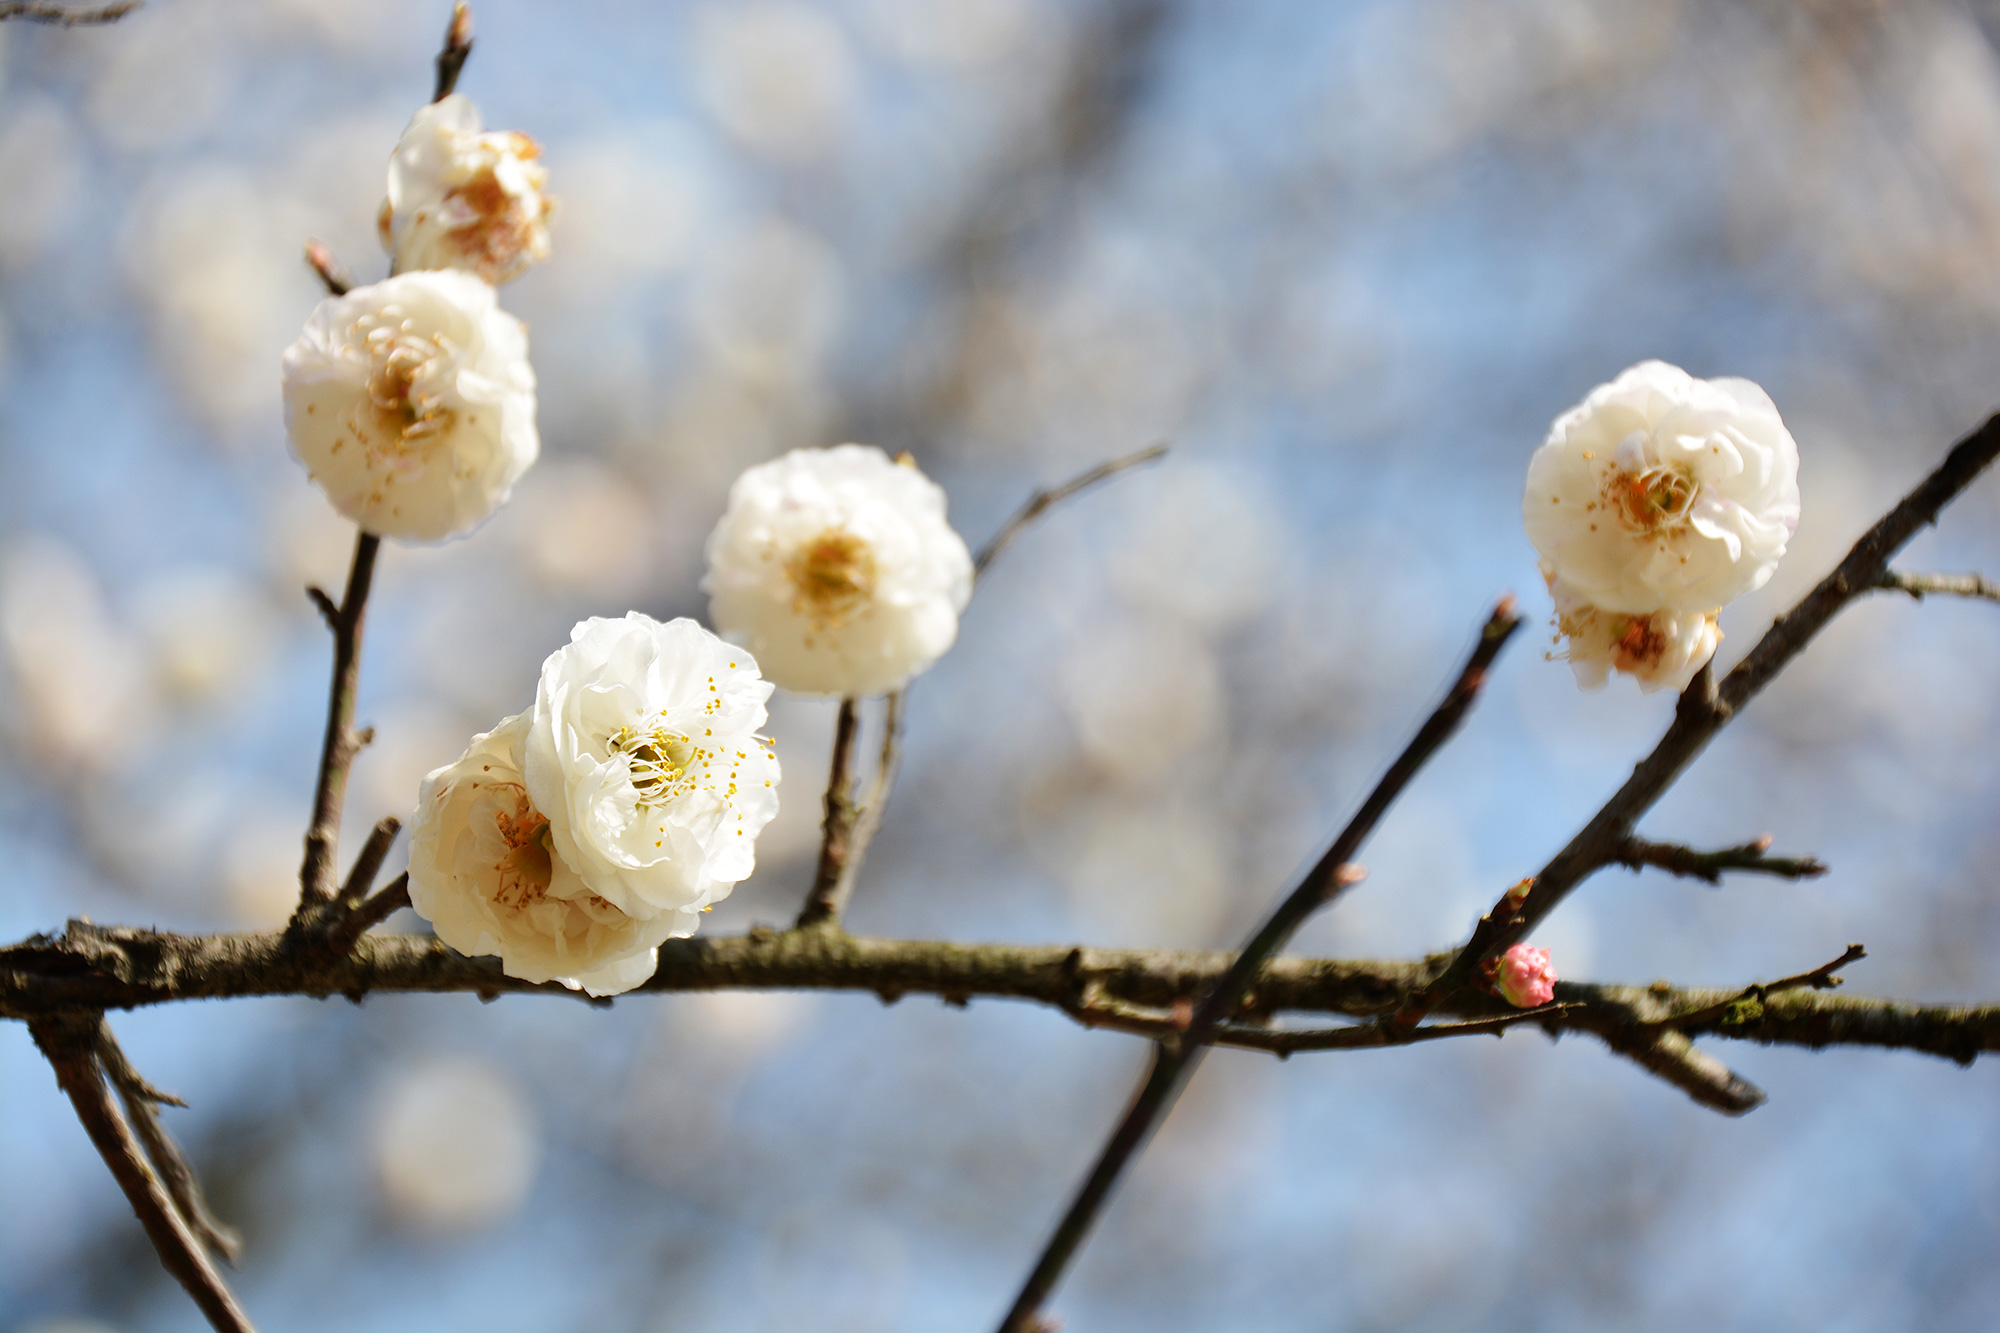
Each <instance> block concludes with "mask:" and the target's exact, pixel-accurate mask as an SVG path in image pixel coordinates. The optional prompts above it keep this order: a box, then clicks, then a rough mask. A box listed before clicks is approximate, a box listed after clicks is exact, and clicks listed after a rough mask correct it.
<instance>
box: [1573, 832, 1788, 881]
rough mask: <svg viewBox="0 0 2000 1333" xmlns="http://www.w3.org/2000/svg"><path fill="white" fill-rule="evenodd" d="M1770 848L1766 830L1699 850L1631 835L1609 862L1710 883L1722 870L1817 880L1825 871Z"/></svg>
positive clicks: (1716, 878) (1627, 867)
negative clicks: (1733, 844) (1737, 842)
mask: <svg viewBox="0 0 2000 1333" xmlns="http://www.w3.org/2000/svg"><path fill="white" fill-rule="evenodd" d="M1770 850H1771V835H1770V834H1768V833H1767V834H1765V835H1764V836H1763V837H1761V838H1759V839H1757V840H1756V841H1755V842H1746V843H1743V844H1742V845H1740V846H1736V847H1724V848H1723V849H1722V850H1720V851H1715V852H1698V851H1696V850H1695V849H1694V848H1692V847H1683V846H1681V845H1680V844H1679V843H1674V842H1648V841H1647V840H1646V839H1644V838H1638V837H1630V838H1626V839H1625V840H1624V841H1623V842H1621V843H1620V844H1619V845H1618V847H1617V849H1616V850H1615V851H1613V853H1612V855H1611V864H1613V865H1621V866H1624V867H1625V868H1626V869H1627V870H1639V869H1642V868H1643V867H1645V866H1653V867H1656V868H1657V869H1660V870H1664V871H1666V872H1667V873H1669V874H1673V875H1680V876H1682V877H1683V878H1686V879H1698V880H1702V881H1703V882H1705V883H1709V884H1720V883H1722V874H1723V872H1724V871H1725V870H1743V871H1754V872H1755V873H1757V874H1760V875H1777V876H1779V877H1780V878H1783V879H1816V878H1818V877H1819V876H1821V875H1824V874H1825V873H1826V866H1825V865H1824V864H1822V863H1821V862H1820V861H1818V860H1817V859H1815V858H1813V857H1810V856H1799V857H1791V856H1767V855H1766V854H1765V853H1767V852H1769V851H1770Z"/></svg>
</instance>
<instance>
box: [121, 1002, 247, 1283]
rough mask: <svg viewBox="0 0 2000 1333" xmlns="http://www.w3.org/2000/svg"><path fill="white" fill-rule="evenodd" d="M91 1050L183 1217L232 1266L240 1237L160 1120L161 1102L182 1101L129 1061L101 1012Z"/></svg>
mask: <svg viewBox="0 0 2000 1333" xmlns="http://www.w3.org/2000/svg"><path fill="white" fill-rule="evenodd" d="M95 1053H96V1055H97V1060H98V1063H99V1064H101V1065H102V1066H103V1067H104V1073H105V1075H106V1077H108V1078H109V1079H110V1080H111V1086H112V1087H113V1088H115V1089H117V1091H118V1100H119V1101H121V1102H123V1103H124V1104H125V1115H126V1117H127V1118H128V1119H129V1120H130V1121H131V1124H132V1128H133V1129H134V1130H135V1131H137V1133H138V1135H139V1142H140V1143H142V1144H143V1145H144V1146H145V1149H146V1156H147V1157H149V1158H151V1159H152V1163H153V1167H154V1169H155V1170H157V1171H158V1172H159V1173H160V1177H161V1179H162V1182H163V1183H164V1184H165V1185H166V1187H167V1194H168V1195H169V1197H171V1198H172V1199H173V1201H174V1206H175V1207H176V1208H178V1209H179V1210H180V1214H181V1218H182V1219H183V1220H184V1221H185V1222H186V1223H187V1224H188V1227H189V1228H190V1229H191V1230H192V1231H193V1232H194V1233H195V1235H197V1236H199V1237H200V1238H201V1240H202V1242H203V1243H204V1244H206V1245H207V1246H208V1248H209V1249H211V1250H213V1251H214V1252H215V1253H216V1254H218V1255H220V1256H222V1258H223V1259H224V1260H225V1261H226V1262H228V1263H229V1264H230V1265H231V1266H232V1267H233V1266H234V1265H235V1263H236V1260H237V1257H238V1256H239V1255H240V1254H241V1253H242V1250H243V1238H242V1237H241V1236H240V1235H238V1234H237V1232H236V1230H235V1228H233V1227H229V1226H225V1225H223V1224H222V1223H221V1222H220V1221H218V1220H217V1219H216V1216H215V1214H214V1213H213V1212H211V1211H210V1210H209V1207H208V1199H207V1197H206V1196H205V1195H204V1194H203V1193H202V1188H201V1180H200V1178H199V1177H197V1176H196V1175H195V1173H194V1167H193V1166H191V1165H189V1163H188V1160H187V1158H186V1156H184V1155H183V1154H182V1152H181V1150H180V1145H179V1144H177V1143H175V1142H174V1140H173V1137H172V1136H171V1135H169V1134H168V1133H167V1129H166V1126H165V1125H162V1124H161V1123H160V1114H159V1110H158V1109H157V1108H159V1107H160V1106H163V1105H164V1106H180V1107H185V1106H186V1105H187V1103H186V1102H184V1101H182V1100H181V1099H180V1098H178V1097H174V1096H171V1095H169V1094H167V1093H164V1092H161V1091H160V1090H159V1089H158V1088H156V1087H154V1086H153V1085H152V1084H151V1083H148V1082H147V1081H146V1080H145V1079H144V1078H142V1077H140V1075H139V1071H138V1070H136V1069H134V1068H133V1067H132V1062H131V1061H130V1060H127V1059H126V1058H125V1052H124V1051H122V1050H120V1049H119V1046H118V1040H117V1038H115V1037H113V1036H112V1035H111V1025H110V1024H109V1023H106V1022H105V1021H104V1019H103V1017H102V1016H101V1015H100V1016H99V1017H98V1020H97V1031H96V1034H95Z"/></svg>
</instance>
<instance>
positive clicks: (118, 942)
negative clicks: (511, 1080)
mask: <svg viewBox="0 0 2000 1333" xmlns="http://www.w3.org/2000/svg"><path fill="white" fill-rule="evenodd" d="M400 882H401V881H400V880H399V881H396V882H392V883H391V884H390V885H389V886H387V887H385V888H384V889H383V890H382V892H381V893H378V894H377V895H375V898H374V899H371V900H370V901H371V902H374V901H377V900H380V899H382V898H384V897H385V895H388V894H390V893H392V891H394V890H395V889H396V887H397V885H398V884H399V883H400ZM399 905H400V904H399ZM365 910H367V909H365V908H364V911H365ZM385 915H386V914H385ZM1451 958H1452V954H1450V953H1440V954H1433V955H1432V956H1430V957H1428V958H1422V959H1413V960H1409V961H1402V962H1396V961H1378V960H1368V959H1331V958H1298V957H1279V958H1274V959H1272V960H1271V962H1270V963H1269V964H1267V965H1266V967H1265V968H1264V971H1263V973H1262V975H1260V976H1259V977H1258V979H1257V988H1256V993H1255V995H1254V996H1253V997H1252V999H1251V1002H1250V1004H1249V1005H1248V1006H1246V1008H1245V1011H1244V1014H1243V1016H1242V1017H1243V1019H1244V1020H1246V1021H1247V1020H1254V1019H1259V1018H1264V1017H1268V1016H1273V1015H1277V1014H1282V1013H1307V1014H1339V1015H1343V1016H1345V1017H1348V1018H1354V1019H1363V1020H1367V1019H1381V1018H1384V1017H1387V1016H1388V1015H1390V1014H1392V1013H1393V1012H1395V1010H1396V1008H1397V1007H1398V1005H1399V1004H1401V1002H1402V1000H1403V997H1404V996H1406V995H1408V994H1409V993H1410V992H1411V991H1413V990H1416V989H1419V988H1421V987H1422V986H1423V985H1424V984H1425V983H1426V982H1428V981H1430V980H1431V979H1432V978H1434V977H1436V976H1438V975H1439V974H1441V973H1442V972H1443V971H1444V969H1445V967H1446V966H1447V964H1448V963H1449V962H1450V961H1451ZM1234 960H1235V956H1234V955H1233V954H1232V953H1230V952H1228V951H1224V950H1197V951H1185V952H1183V951H1172V950H1145V949H1099V948H1091V947H1087V946H1070V945H1059V944H959V943H952V942H947V941H935V940H898V939H877V938H872V937H869V936H865V935H847V934H843V933H839V932H828V931H800V930H787V931H778V930H770V929H763V930H754V931H752V932H750V933H749V934H746V935H718V936H697V937H694V938H690V939H676V940H668V941H666V942H665V943H664V944H662V945H661V946H660V966H659V968H658V970H657V971H655V972H654V974H653V976H652V978H651V979H650V980H649V981H647V982H646V984H645V985H643V986H642V987H640V988H639V989H638V991H635V992H633V993H634V994H643V993H646V992H652V993H655V994H659V993H668V992H674V993H678V992H684V991H708V990H733V989H752V990H842V991H862V992H870V993H873V994H875V995H877V996H879V997H880V998H881V999H882V1000H883V1002H884V1003H893V1002H895V1001H897V1000H900V999H902V998H903V997H904V996H906V995H935V996H938V997H940V998H942V999H945V1000H948V1001H950V1002H952V1003H961V1004H962V1003H964V1002H966V1001H968V1000H972V999H975V998H979V999H1004V1000H1021V1001H1027V1002H1030V1003H1036V1004H1044V1005H1048V1006H1050V1007H1052V1008H1056V1009H1059V1010H1062V1011H1064V1012H1070V1011H1072V1010H1074V1009H1076V1008H1077V1007H1078V1006H1080V1005H1083V1004H1085V1003H1086V1002H1087V1001H1088V1000H1089V998H1090V997H1102V998H1109V999H1113V1000H1117V1001H1120V1002H1123V1003H1127V1004H1132V1005H1138V1006H1143V1007H1145V1008H1147V1009H1150V1010H1154V1011H1166V1012H1169V1013H1171V1012H1172V1011H1173V1009H1174V1007H1175V1004H1176V1002H1177V1001H1179V1002H1181V1003H1182V1004H1183V1006H1184V1007H1187V1008H1188V1010H1189V1014H1190V1017H1191V1016H1192V1007H1191V1006H1192V1004H1193V1002H1194V1001H1195V1000H1197V999H1199V998H1200V997H1201V996H1202V995H1204V994H1206V993H1208V992H1209V991H1210V990H1212V989H1213V988H1214V987H1215V985H1216V983H1217V982H1219V981H1220V980H1221V979H1222V977H1223V975H1224V973H1226V972H1227V971H1228V969H1229V967H1230V965H1231V963H1233V962H1234ZM1807 975H1810V974H1807ZM378 991H379V992H389V993H398V994H407V993H429V994H452V993H476V994H482V995H501V994H510V995H527V994H537V995H547V996H554V997H562V998H565V999H572V1000H573V999H575V998H576V992H574V991H570V990H567V989H565V988H564V987H562V986H559V985H556V984H554V983H548V984H543V985H538V984H535V983H533V982H527V981H522V980H520V979H519V978H516V977H509V976H507V975H505V974H504V973H502V972H501V971H500V964H499V960H497V959H494V958H467V957H465V956H464V955H463V954H457V953H453V952H452V951H451V950H450V949H448V948H446V947H445V946H444V945H442V944H440V943H438V942H437V941H436V940H434V939H431V938H429V937H427V936H420V935H365V936H363V937H361V938H360V940H359V941H357V943H356V945H355V946H354V948H353V949H352V950H351V951H349V952H347V953H344V954H335V953H329V952H328V951H326V950H324V949H314V948H308V947H305V946H304V945H302V944H301V942H300V941H298V940H297V939H296V938H294V937H293V936H291V935H289V934H288V933H287V932H285V931H262V932H255V933H250V934H233V935H178V934H173V933H169V932H163V931H153V930H140V929H135V928H132V927H126V926H99V925H93V924H91V923H89V922H84V921H73V922H71V923H70V925H69V928H68V929H67V930H66V931H64V932H63V933H62V934H61V935H57V936H47V935H36V936H31V937H30V938H28V939H26V940H23V941H21V942H20V943H18V944H12V945H8V946H5V947H0V1017H4V1018H12V1019H20V1020H24V1021H28V1022H35V1021H38V1020H40V1019H43V1018H50V1017H58V1016H61V1015H63V1014H65V1013H68V1012H75V1011H80V1010H90V1011H96V1010H102V1009H136V1008H144V1007H147V1006H151V1005H156V1004H173V1003H179V1002H183V1001H189V1000H218V999H247V998H252V997H257V996H273V995H311V996H316V997H320V998H324V997H326V996H330V995H346V996H350V997H352V998H356V999H359V998H361V997H363V996H365V995H367V994H369V993H370V992H378ZM1763 992H1764V998H1763V999H1758V998H1757V997H1756V996H1755V994H1754V993H1753V994H1750V996H1749V1002H1747V1003H1746V1002H1745V996H1746V991H1745V989H1744V988H1741V987H1736V988H1728V989H1719V988H1693V987H1691V988H1678V987H1673V986H1667V985H1657V984H1656V985H1653V986H1623V985H1614V984H1601V983H1591V982H1572V981H1564V982H1559V983H1557V986H1556V997H1557V1000H1558V1001H1559V1002H1560V1003H1562V1004H1564V1005H1566V1006H1569V1007H1568V1008H1566V1009H1564V1011H1563V1012H1562V1013H1560V1014H1557V1015H1554V1016H1553V1017H1551V1018H1548V1019H1545V1020H1541V1021H1542V1022H1543V1025H1544V1026H1553V1027H1554V1028H1555V1029H1557V1030H1559V1031H1580V1032H1582V1031H1588V1032H1595V1031H1597V1030H1599V1029H1600V1028H1603V1027H1607V1026H1610V1027H1617V1026H1631V1025H1636V1024H1647V1023H1658V1024H1663V1025H1665V1026H1671V1027H1674V1028H1677V1029H1679V1030H1681V1031H1684V1032H1686V1033H1687V1034H1688V1035H1689V1036H1691V1037H1703V1036H1710V1037H1724V1038H1728V1039H1730V1040H1735V1041H1754V1042H1759V1043H1761V1044H1764V1045H1771V1046H1805V1047H1812V1048H1818V1047H1823V1046H1876V1047H1882V1048H1885V1049H1896V1050H1910V1051H1919V1052H1922V1053H1925V1054H1929V1055H1937V1056H1942V1057H1944V1058H1945V1059H1949V1060H1954V1061H1957V1062H1959V1063H1961V1064H1969V1063H1971V1061H1972V1060H1973V1059H1974V1058H1975V1057H1976V1056H1978V1055H1979V1054H1981V1053H1982V1052H1988V1051H2000V1003H1995V1004H1989V1005H1920V1004H1913V1003H1910V1002H1908V1001H1904V1000H1894V999H1887V998H1882V997H1875V996H1862V995H1848V994H1846V993H1845V992H1844V991H1843V992H1836V991H1830V990H1816V989H1813V988H1812V987H1810V986H1803V987H1798V988H1796V989H1786V988H1785V987H1784V984H1783V983H1780V982H1773V983H1767V984H1765V986H1764V987H1763ZM1520 1012H1522V1011H1520V1010H1517V1009H1514V1008H1513V1007H1512V1006H1510V1005H1508V1004H1507V1003H1506V1002H1505V1001H1503V1000H1501V999H1499V998H1498V997H1495V996H1490V995H1485V994H1482V993H1481V992H1479V991H1477V990H1473V989H1467V990H1465V991H1463V992H1461V993H1459V994H1456V995H1454V996H1453V997H1451V998H1450V999H1449V1000H1447V1001H1446V1002H1444V1003H1442V1004H1440V1005H1439V1006H1438V1009H1437V1013H1438V1014H1439V1015H1440V1016H1451V1017H1455V1018H1463V1019H1481V1018H1496V1017H1502V1016H1511V1015H1515V1014H1518V1013H1520Z"/></svg>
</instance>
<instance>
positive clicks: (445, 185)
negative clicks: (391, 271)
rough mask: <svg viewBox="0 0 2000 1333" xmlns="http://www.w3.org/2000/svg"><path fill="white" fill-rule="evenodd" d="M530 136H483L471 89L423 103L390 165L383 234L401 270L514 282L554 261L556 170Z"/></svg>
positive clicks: (379, 226) (379, 218)
mask: <svg viewBox="0 0 2000 1333" xmlns="http://www.w3.org/2000/svg"><path fill="white" fill-rule="evenodd" d="M541 151H542V150H541V148H540V147H539V146H537V144H536V143H535V141H534V140H533V139H530V138H529V137H528V136H527V135H525V134H513V133H505V134H481V133H480V132H479V108H478V107H476V106H474V105H473V104H472V99H471V98H469V97H467V96H465V94H463V93H453V94H452V95H451V96H449V97H446V98H445V99H444V100H442V101H439V102H433V103H431V104H430V105H429V106H426V107H424V108H423V109H422V110H421V111H419V112H417V114H416V115H415V116H414V117H412V118H411V120H410V126H409V128H408V129H406V130H404V131H403V137H402V140H401V141H400V142H398V143H397V145H396V152H395V155H394V156H392V157H391V158H390V159H389V196H388V198H386V199H384V200H383V201H382V209H381V212H380V213H379V214H378V215H377V217H376V229H377V230H378V231H379V232H380V233H381V236H382V248H383V249H384V250H387V251H388V252H389V254H390V255H391V256H392V257H393V259H394V262H395V270H396V272H398V273H409V272H412V271H414V270H418V269H443V268H456V269H466V270H468V271H470V272H473V273H477V274H478V275H479V276H480V277H482V278H484V279H486V281H488V282H490V283H496V284H497V283H502V282H509V281H511V280H513V279H515V278H518V277H520V276H521V274H522V273H524V272H526V271H527V269H528V266H529V265H530V264H535V263H539V262H540V261H542V260H544V259H547V258H548V257H549V228H548V217H549V214H550V213H551V212H552V211H553V210H554V208H555V203H554V201H553V200H551V199H549V198H548V196H546V195H545V194H543V193H542V187H543V185H544V184H545V183H546V182H547V180H548V171H547V169H546V168H544V167H543V166H542V165H541V163H540V162H538V161H536V159H537V158H538V157H540V156H541Z"/></svg>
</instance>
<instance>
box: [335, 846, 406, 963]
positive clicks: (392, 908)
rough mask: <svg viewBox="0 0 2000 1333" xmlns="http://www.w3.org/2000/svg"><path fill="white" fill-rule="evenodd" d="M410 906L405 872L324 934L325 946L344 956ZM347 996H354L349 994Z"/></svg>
mask: <svg viewBox="0 0 2000 1333" xmlns="http://www.w3.org/2000/svg"><path fill="white" fill-rule="evenodd" d="M409 905H410V872H409V871H407V870H405V871H404V872H403V873H402V874H400V875H398V876H396V878H394V879H392V880H390V881H389V882H388V883H387V884H384V885H383V886H382V888H381V891H380V892H378V893H376V894H375V895H374V896H373V897H371V898H369V899H368V900H367V901H366V902H364V903H362V904H361V905H360V906H359V907H357V908H355V909H354V910H353V911H352V912H349V913H348V914H347V915H346V916H344V917H342V918H341V919H340V920H339V921H338V922H336V923H335V924H334V927H333V929H332V930H330V931H328V932H327V937H326V942H327V945H328V946H329V947H330V948H331V949H332V950H333V951H334V952H335V953H339V954H344V953H346V952H347V951H348V950H350V949H352V948H353V947H354V942H355V941H356V940H358V939H360V938H361V937H362V936H363V935H366V934H367V933H368V932H369V931H371V930H373V929H375V927H377V926H379V925H381V924H382V923H383V922H384V921H387V920H388V919H389V918H390V917H392V916H394V915H395V914H396V913H397V912H399V911H401V910H402V909H403V908H405V907H408V906H409ZM349 993H350V994H352V993H354V992H349Z"/></svg>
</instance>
